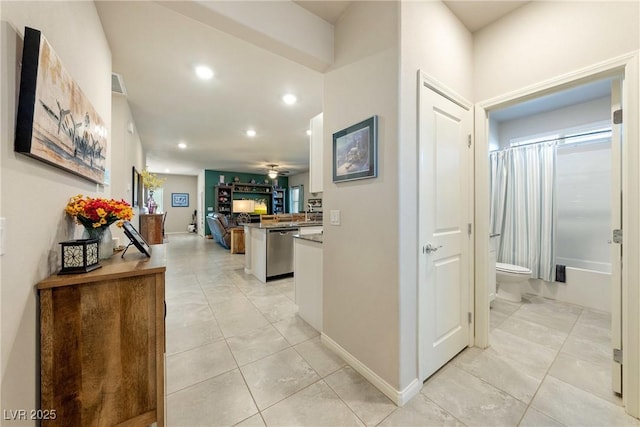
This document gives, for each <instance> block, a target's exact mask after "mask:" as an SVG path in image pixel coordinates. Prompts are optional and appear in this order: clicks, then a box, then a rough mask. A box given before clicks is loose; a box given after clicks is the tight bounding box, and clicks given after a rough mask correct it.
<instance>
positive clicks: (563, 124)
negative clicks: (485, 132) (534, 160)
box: [491, 97, 611, 148]
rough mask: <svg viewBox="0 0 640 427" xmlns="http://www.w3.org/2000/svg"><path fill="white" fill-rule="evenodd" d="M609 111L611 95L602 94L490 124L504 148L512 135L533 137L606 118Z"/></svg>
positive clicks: (605, 119)
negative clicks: (562, 106) (569, 104)
mask: <svg viewBox="0 0 640 427" xmlns="http://www.w3.org/2000/svg"><path fill="white" fill-rule="evenodd" d="M610 110H611V98H610V97H604V98H598V99H594V100H592V101H587V102H581V103H580V104H575V105H571V106H568V107H564V108H558V109H557V110H553V111H548V112H545V113H540V114H532V115H530V116H527V117H523V118H519V119H514V120H507V121H504V122H501V123H499V124H495V125H494V123H493V122H492V123H491V126H492V128H496V129H497V132H498V135H499V146H500V148H507V147H509V144H510V141H511V139H513V138H521V137H528V136H536V135H540V134H543V133H550V132H554V131H558V130H565V129H571V128H577V127H581V126H585V125H589V124H592V123H597V122H602V121H610V116H611V112H610ZM493 131H494V130H493V129H492V132H493Z"/></svg>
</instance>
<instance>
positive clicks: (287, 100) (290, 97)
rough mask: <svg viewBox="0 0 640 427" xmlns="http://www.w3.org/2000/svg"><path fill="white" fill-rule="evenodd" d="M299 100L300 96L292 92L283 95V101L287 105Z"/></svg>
mask: <svg viewBox="0 0 640 427" xmlns="http://www.w3.org/2000/svg"><path fill="white" fill-rule="evenodd" d="M297 100H298V98H297V97H296V96H295V95H294V94H292V93H287V94H286V95H284V96H283V97H282V102H284V103H285V104H287V105H293V104H295V103H296V101H297Z"/></svg>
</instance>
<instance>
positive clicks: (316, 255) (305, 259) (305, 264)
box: [293, 233, 323, 332]
mask: <svg viewBox="0 0 640 427" xmlns="http://www.w3.org/2000/svg"><path fill="white" fill-rule="evenodd" d="M322 237H323V236H322V233H314V234H296V235H294V236H293V238H294V240H293V253H294V256H293V258H294V271H295V274H294V276H293V277H294V288H295V291H296V297H295V301H296V304H297V305H298V316H300V317H301V318H302V319H304V320H305V321H306V322H307V323H308V324H309V325H311V326H313V327H314V328H315V329H316V330H317V331H318V332H322Z"/></svg>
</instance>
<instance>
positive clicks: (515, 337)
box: [166, 234, 639, 427]
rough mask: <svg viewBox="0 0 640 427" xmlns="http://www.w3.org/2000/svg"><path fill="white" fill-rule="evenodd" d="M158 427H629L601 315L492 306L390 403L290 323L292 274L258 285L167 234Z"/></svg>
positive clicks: (550, 306)
mask: <svg viewBox="0 0 640 427" xmlns="http://www.w3.org/2000/svg"><path fill="white" fill-rule="evenodd" d="M167 248H168V259H167V275H166V299H167V319H166V326H167V393H168V396H167V424H168V425H169V426H171V427H174V426H185V427H192V426H233V425H238V426H265V425H267V426H286V425H290V426H349V425H358V426H362V425H371V426H375V425H380V426H464V425H468V426H516V425H521V426H543V425H544V426H562V425H566V426H569V425H580V426H583V425H584V426H586V425H594V426H637V425H639V424H638V420H636V419H634V418H631V417H629V416H627V415H626V414H625V413H624V409H623V408H622V406H621V400H620V399H619V398H618V397H617V396H615V395H614V394H613V393H612V392H610V391H609V390H610V385H609V384H610V381H611V376H610V373H609V358H608V357H609V353H610V350H609V343H608V341H609V329H610V323H609V316H608V315H607V314H606V313H599V312H595V311H591V310H587V309H583V308H582V307H578V306H574V305H570V304H564V303H561V302H557V301H552V300H546V299H542V298H538V297H533V296H527V297H526V298H525V300H523V302H522V303H521V304H514V303H509V302H505V301H501V300H496V301H495V303H494V306H493V308H492V310H491V343H492V345H491V347H490V348H489V349H487V350H480V349H477V348H470V349H466V350H465V351H463V352H462V353H461V354H460V355H458V356H457V357H456V358H455V359H454V360H453V361H452V362H450V363H449V364H448V365H446V366H445V367H443V368H442V369H441V370H440V371H439V372H437V373H436V374H435V375H434V376H432V377H431V378H430V379H429V380H427V381H426V383H425V385H424V387H423V388H422V390H421V393H420V394H419V395H418V396H416V397H415V398H414V399H412V400H411V401H410V402H409V403H408V404H407V405H405V406H404V407H402V408H398V407H396V406H395V405H394V404H393V403H392V402H391V401H390V400H389V399H387V398H386V397H385V396H384V395H383V394H382V393H381V392H379V391H378V390H377V389H376V388H375V387H373V386H372V385H371V384H370V383H369V382H367V380H365V379H364V378H363V377H362V376H361V375H360V374H358V373H357V372H355V371H354V370H353V369H351V368H350V367H349V366H347V365H346V364H345V363H344V362H343V361H342V360H341V359H340V358H339V357H338V356H336V355H335V354H333V353H332V352H331V351H330V350H329V349H327V348H326V347H325V346H324V345H323V344H322V342H321V341H320V338H319V336H318V333H317V332H316V331H315V330H314V329H313V328H311V327H310V326H309V325H307V324H306V323H305V322H304V321H302V320H301V319H300V318H299V317H297V316H296V312H297V307H296V305H295V304H294V301H293V298H294V289H293V279H284V280H278V281H274V282H270V283H269V284H267V285H265V284H262V283H260V282H259V281H257V280H255V278H253V277H251V276H247V275H246V274H245V273H244V256H243V255H231V254H229V251H227V250H224V249H223V248H221V247H220V246H219V245H217V244H215V243H214V242H213V241H212V240H203V239H201V238H199V237H197V236H195V235H193V234H185V235H170V236H169V238H168V245H167Z"/></svg>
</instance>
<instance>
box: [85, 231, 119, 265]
mask: <svg viewBox="0 0 640 427" xmlns="http://www.w3.org/2000/svg"><path fill="white" fill-rule="evenodd" d="M82 238H83V239H98V242H99V244H98V258H100V259H109V258H111V255H113V236H112V235H111V228H110V227H109V226H106V227H98V228H85V229H84V232H83V233H82Z"/></svg>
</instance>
